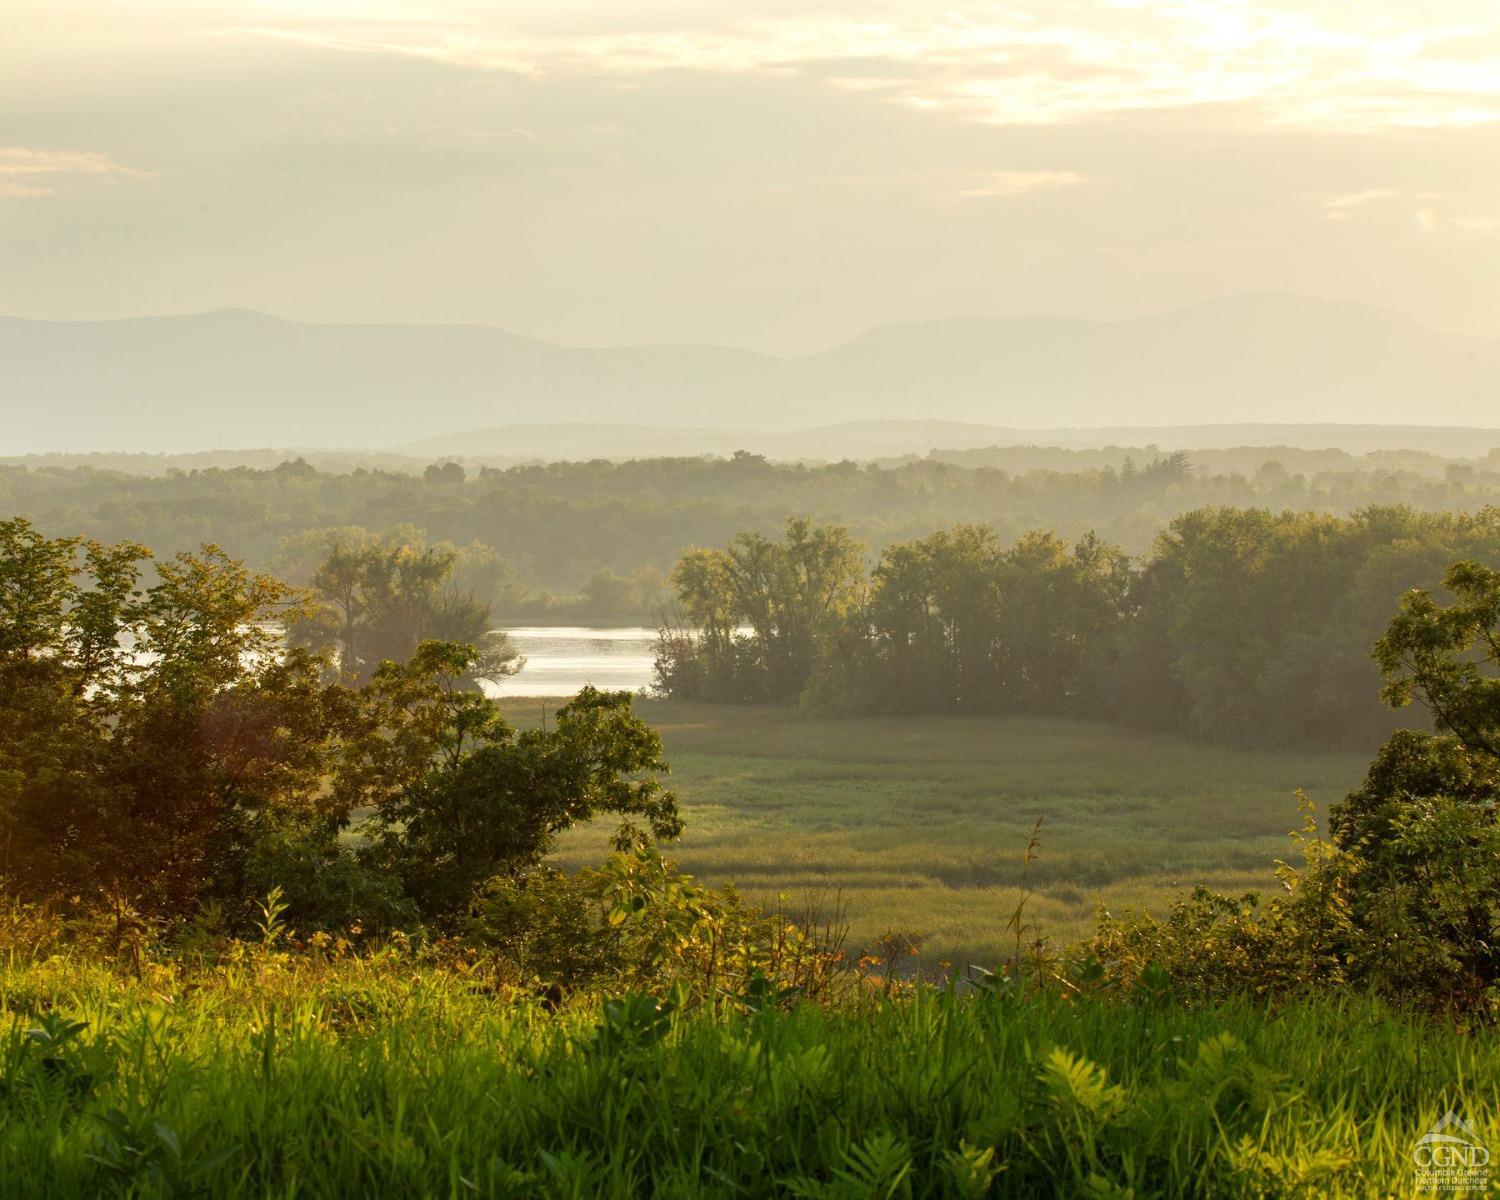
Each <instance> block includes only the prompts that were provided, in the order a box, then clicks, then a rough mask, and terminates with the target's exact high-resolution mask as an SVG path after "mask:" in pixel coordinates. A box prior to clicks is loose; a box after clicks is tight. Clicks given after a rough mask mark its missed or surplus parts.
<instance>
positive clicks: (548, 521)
mask: <svg viewBox="0 0 1500 1200" xmlns="http://www.w3.org/2000/svg"><path fill="white" fill-rule="evenodd" d="M960 457H963V460H964V462H974V463H976V464H981V465H974V466H968V465H954V464H953V463H950V462H944V461H939V460H938V459H935V458H930V459H923V460H914V461H902V462H891V463H888V464H884V465H876V464H867V465H859V464H855V463H847V462H846V463H838V464H833V465H829V466H803V465H795V464H775V463H769V462H767V461H766V460H764V459H762V458H759V457H756V456H752V455H743V454H742V455H737V456H736V457H734V458H732V459H701V458H677V459H667V458H658V459H646V460H640V461H635V462H623V463H614V462H602V461H601V462H587V463H551V464H547V465H535V466H519V467H513V468H508V469H504V470H497V469H489V468H486V469H481V470H478V471H475V470H473V469H472V468H471V469H470V470H469V472H468V475H467V478H465V477H464V475H463V472H462V470H461V469H449V470H444V469H442V468H438V469H435V470H433V471H430V472H428V474H427V475H425V476H421V475H413V474H405V473H401V472H397V471H378V470H376V471H369V470H356V471H353V472H348V473H334V472H329V471H319V470H315V469H314V468H312V467H310V466H308V465H307V464H305V463H302V462H292V463H286V464H283V465H282V466H280V467H277V468H274V469H269V470H257V469H250V468H225V469H218V468H210V469H206V470H194V471H190V472H182V471H175V472H172V473H170V474H167V475H164V476H157V477H148V476H142V475H139V474H129V473H125V472H117V471H106V470H95V469H92V468H87V467H77V468H66V469H65V468H57V467H33V468H23V467H3V468H0V511H5V512H7V513H11V514H16V515H21V516H26V517H29V518H31V519H32V520H33V522H34V523H35V524H36V525H37V527H38V528H40V529H42V530H43V531H45V532H49V533H52V534H55V535H61V534H67V533H72V532H74V531H76V530H80V529H86V530H88V531H90V533H91V534H92V535H93V536H94V537H97V538H99V539H101V540H102V541H106V542H114V541H134V542H139V543H142V544H144V545H147V546H150V547H151V548H152V549H153V550H154V551H156V552H157V553H158V554H161V555H171V554H173V553H176V552H178V551H183V550H192V549H194V548H195V547H197V546H198V545H199V544H200V543H202V542H205V541H213V542H216V543H218V544H219V545H222V546H224V547H225V548H226V550H228V551H229V552H230V553H231V554H233V555H235V556H236V557H238V558H242V559H244V560H246V561H248V562H249V563H250V564H251V565H252V566H253V567H254V568H256V569H257V570H264V571H273V572H275V573H276V574H277V575H279V576H280V577H281V578H284V579H288V580H290V581H291V582H293V583H296V584H299V585H302V584H306V583H308V582H309V581H310V578H311V573H312V571H313V570H315V569H316V567H317V566H318V565H319V564H320V563H321V562H322V561H323V559H324V557H325V555H326V550H327V544H328V541H329V537H330V531H335V530H341V529H345V527H349V526H356V527H361V529H362V530H368V531H370V532H371V533H373V534H375V535H377V536H381V537H385V536H388V535H390V534H392V533H393V532H394V531H396V530H397V529H398V527H401V526H407V527H410V528H411V529H412V530H413V531H419V534H418V536H419V537H420V538H421V539H423V540H425V541H427V542H430V543H439V542H449V543H452V544H453V546H455V547H462V548H467V549H468V550H470V551H473V552H474V553H475V557H474V559H473V562H474V565H475V566H476V572H475V574H474V575H473V577H472V579H466V580H465V583H466V586H471V587H473V588H474V589H475V590H476V592H477V593H478V594H479V596H480V599H481V600H484V601H487V602H491V603H492V604H493V605H494V608H495V613H496V615H497V616H498V617H499V618H500V619H501V620H502V621H506V622H515V621H517V620H549V619H550V620H562V621H566V622H571V621H601V622H608V621H643V622H646V623H651V622H654V621H655V619H656V617H657V615H658V613H659V607H660V600H661V599H662V596H661V592H660V587H661V581H662V578H663V576H664V575H665V573H666V572H667V571H668V570H670V569H671V566H672V564H673V563H674V562H675V561H676V560H677V558H678V557H679V556H680V555H681V554H682V552H683V551H684V550H685V549H687V548H688V547H690V546H695V545H696V546H713V545H720V544H723V543H724V542H726V541H728V539H729V538H731V537H732V536H733V535H734V534H736V533H738V532H739V531H741V530H751V531H754V532H758V533H761V534H765V535H773V534H775V533H776V532H777V531H778V530H779V529H780V528H781V526H782V525H783V523H784V522H785V520H786V519H787V518H788V517H790V516H796V515H803V516H807V517H809V518H810V519H812V520H813V521H815V522H819V523H823V524H829V523H836V524H842V525H845V526H847V527H848V528H849V529H850V530H851V531H852V533H853V535H854V536H855V537H856V538H857V539H859V540H860V541H861V542H863V543H864V544H865V545H867V546H869V547H871V548H872V549H873V550H875V551H879V550H881V549H883V548H884V547H885V546H887V545H889V544H892V543H896V542H903V541H910V540H912V539H915V538H919V537H922V536H924V535H925V534H927V533H928V532H929V531H931V530H933V529H936V528H940V527H946V526H949V525H952V524H955V523H981V524H985V525H988V526H989V527H991V528H992V529H993V530H994V531H995V534H996V536H997V537H998V538H999V539H1000V540H1001V541H1002V542H1006V543H1008V542H1012V541H1014V540H1015V539H1017V538H1019V537H1021V536H1022V535H1024V534H1026V533H1027V532H1029V531H1031V530H1034V529H1047V530H1051V531H1053V532H1054V533H1056V534H1057V535H1058V536H1060V537H1064V538H1069V539H1074V538H1078V537H1081V536H1082V535H1083V534H1085V533H1087V532H1089V531H1094V532H1096V533H1097V534H1098V536H1099V537H1100V538H1102V539H1103V540H1104V541H1105V542H1107V543H1110V544H1113V545H1118V546H1120V547H1121V548H1123V549H1124V550H1126V551H1127V552H1129V553H1131V554H1139V553H1143V552H1145V551H1146V550H1148V549H1149V547H1150V546H1151V544H1152V541H1153V539H1154V538H1155V537H1156V535H1157V533H1159V532H1160V531H1161V530H1162V528H1164V526H1165V525H1166V524H1167V522H1168V521H1170V520H1171V519H1172V518H1173V517H1175V516H1177V515H1179V514H1181V513H1183V512H1187V511H1189V510H1192V509H1196V508H1201V507H1206V506H1219V505H1233V506H1238V507H1257V506H1259V507H1266V508H1270V509H1272V510H1276V511H1279V510H1282V509H1296V510H1306V511H1316V512H1325V513H1332V514H1347V513H1349V512H1352V511H1354V510H1356V509H1359V508H1362V507H1365V506H1368V505H1372V504H1379V505H1393V504H1408V505H1410V506H1412V507H1413V508H1415V509H1418V510H1422V511H1437V510H1455V511H1457V510H1464V509H1475V508H1478V507H1480V506H1482V505H1483V504H1486V503H1495V502H1497V501H1500V461H1496V460H1494V459H1493V457H1492V458H1491V459H1489V460H1485V461H1484V462H1483V463H1480V464H1473V465H1462V464H1450V465H1449V468H1448V469H1447V470H1446V473H1445V472H1444V471H1443V470H1442V469H1432V468H1431V466H1430V464H1426V463H1424V462H1423V461H1419V460H1420V456H1415V457H1414V456H1410V455H1407V456H1400V455H1388V456H1383V457H1382V456H1367V457H1365V458H1352V457H1350V456H1347V455H1341V454H1339V453H1338V452H1316V453H1312V452H1299V451H1291V450H1286V449H1284V448H1274V449H1269V450H1263V451H1260V452H1259V456H1258V458H1257V457H1255V452H1252V451H1249V450H1242V451H1234V452H1228V451H1220V452H1204V453H1203V454H1202V455H1195V456H1185V455H1167V456H1161V457H1157V458H1153V459H1147V458H1144V457H1143V458H1141V459H1139V460H1138V461H1137V462H1136V463H1133V464H1132V463H1129V462H1128V461H1125V460H1121V461H1120V462H1119V463H1118V464H1116V463H1115V462H1113V461H1111V460H1110V455H1109V452H1105V451H1100V452H1081V451H1062V450H1046V449H1044V448H1026V447H1020V448H1011V449H1006V450H998V451H992V452H983V451H974V452H963V455H961V456H960ZM1115 457H1117V458H1118V457H1119V456H1118V455H1116V456H1115ZM1200 460H1201V461H1200ZM1252 460H1253V461H1254V462H1255V463H1256V464H1257V465H1255V466H1250V465H1248V464H1250V463H1251V462H1252ZM1281 460H1285V461H1284V463H1283V462H1282V461H1281ZM991 464H999V465H991ZM476 543H477V546H476ZM481 562H482V569H477V568H479V566H480V565H481ZM544 593H545V594H544Z"/></svg>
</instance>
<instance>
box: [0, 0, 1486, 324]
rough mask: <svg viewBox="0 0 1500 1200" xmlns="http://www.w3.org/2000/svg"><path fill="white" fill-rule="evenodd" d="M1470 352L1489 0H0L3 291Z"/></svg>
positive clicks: (75, 304)
mask: <svg viewBox="0 0 1500 1200" xmlns="http://www.w3.org/2000/svg"><path fill="white" fill-rule="evenodd" d="M1264 290H1273V291H1292V292H1305V293H1309V294H1313V295H1319V296H1328V297H1352V298H1358V299H1362V300H1366V301H1369V302H1371V303H1374V304H1378V305H1383V306H1387V307H1392V308H1396V309H1400V310H1403V311H1406V312H1409V313H1411V314H1413V315H1415V316H1418V317H1420V318H1422V319H1424V320H1426V321H1428V322H1430V323H1432V324H1434V325H1437V326H1439V327H1442V328H1448V329H1454V330H1460V331H1466V332H1478V333H1486V334H1497V335H1500V4H1497V3H1496V0H1421V2H1420V3H1419V2H1417V0H1296V2H1292V0H1286V2H1282V3H1254V4H1251V3H1235V2H1233V0H1176V2H1168V3H1149V2H1145V0H1013V2H1010V3H1005V4H990V3H979V2H972V0H950V2H948V3H926V2H924V0H892V2H888V3H881V2H880V0H860V2H858V3H844V2H841V0H820V2H817V3H813V2H810V0H776V2H772V3H752V2H749V0H734V2H732V3H731V2H725V0H696V2H692V3H688V2H685V0H651V2H647V0H603V2H600V0H588V2H584V0H541V2H535V3H530V2H527V3H521V2H513V3H479V2H477V0H410V2H408V0H328V2H322V0H306V2H295V3H294V2H292V0H285V2H279V3H278V2H274V0H264V2H252V0H191V2H184V0H175V2H174V0H154V2H152V3H133V2H123V0H3V3H0V312H4V313H8V314H11V315H17V316H33V317H55V318H93V317H114V316H129V315H141V314H151V313H162V312H182V311H193V310H202V309H208V308H217V307H224V306H244V307H252V308H260V309H265V310H267V311H270V312H274V313H278V314H281V315H284V316H289V317H299V318H306V319H314V320H330V321H331V320H360V321H364V320H399V321H472V322H481V323H486V324H496V325H501V326H505V327H507V328H510V329H513V330H516V331H518V332H522V333H528V334H532V335H535V336H539V337H544V338H548V339H553V340H558V341H564V342H572V343H590V344H593V343H625V342H641V341H713V342H723V343H730V344H737V345H743V346H748V347H752V348H757V349H768V350H773V351H778V352H786V353H795V352H802V351H807V350H812V349H818V348H822V347H824V346H826V345H829V344H832V343H834V342H836V341H839V340H842V339H844V338H846V337H848V336H851V335H853V334H855V333H857V332H859V331H860V330H862V329H864V328H866V327H868V326H870V325H873V324H878V323H882V322H887V321H901V320H918V319H925V318H931V317H945V316H960V315H1008V314H1023V313H1024V314H1031V313H1058V314H1067V315H1079V316H1106V317H1107V316H1128V315H1135V314H1139V313H1143V312H1149V311H1154V310H1158V309H1162V308H1168V307H1172V306H1175V305H1179V304H1184V303H1190V302H1192V301H1195V300H1198V299H1201V298H1204V297H1206V296H1213V295H1220V294H1225V293H1232V292H1241V291H1264Z"/></svg>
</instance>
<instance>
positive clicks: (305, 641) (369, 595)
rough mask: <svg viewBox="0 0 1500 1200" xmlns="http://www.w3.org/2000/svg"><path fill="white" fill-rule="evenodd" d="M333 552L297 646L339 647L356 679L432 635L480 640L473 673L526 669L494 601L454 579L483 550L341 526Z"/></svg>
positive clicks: (294, 631) (338, 656) (295, 635)
mask: <svg viewBox="0 0 1500 1200" xmlns="http://www.w3.org/2000/svg"><path fill="white" fill-rule="evenodd" d="M450 465H452V464H450ZM459 474H460V476H462V470H461V469H460V472H459ZM460 481H461V480H460ZM326 554H327V557H326V558H324V559H323V561H322V562H321V563H320V564H319V566H318V567H317V569H316V570H315V571H314V572H313V575H312V583H311V590H312V593H313V596H314V597H315V603H314V604H312V605H310V606H308V607H307V608H306V609H305V610H304V611H302V612H300V613H298V614H296V616H295V617H294V619H293V620H291V621H290V622H289V623H288V629H287V635H288V640H289V641H290V642H291V644H292V645H294V646H305V647H308V648H309V649H312V650H315V651H324V650H332V651H334V657H335V661H337V663H338V664H339V668H340V670H341V672H342V673H343V674H344V675H345V676H347V677H349V678H350V679H353V680H356V681H360V680H366V679H368V678H369V677H370V676H371V675H373V674H374V673H375V671H376V669H377V668H378V667H379V666H380V664H381V663H382V662H405V661H406V660H407V659H408V658H410V657H411V656H412V655H413V654H414V653H415V652H416V649H417V646H418V645H419V644H420V643H422V642H424V641H444V642H452V643H455V644H459V645H467V646H474V647H476V649H477V653H476V654H475V655H474V656H473V659H472V661H471V663H470V664H469V667H468V672H469V676H470V678H473V679H499V678H502V677H503V676H506V675H514V674H515V673H516V672H517V671H519V670H520V669H521V666H522V665H523V662H522V660H521V659H520V657H519V656H518V655H517V654H516V652H515V650H514V649H513V648H512V647H511V646H510V644H509V642H508V641H507V640H506V637H505V635H504V634H503V633H500V632H498V631H496V630H494V629H493V628H491V624H490V606H489V605H488V604H485V603H483V602H481V601H480V600H479V599H478V598H477V597H476V596H475V594H474V592H473V591H471V590H468V589H465V588H461V587H459V586H457V585H456V584H455V582H454V576H455V573H456V572H458V571H459V570H460V567H461V565H462V566H463V567H466V568H468V571H469V572H470V573H473V572H474V571H475V570H476V568H481V569H482V564H483V563H484V559H485V555H484V552H483V551H482V550H477V549H473V548H471V549H470V550H468V551H459V550H456V549H454V548H453V547H451V546H425V545H422V544H421V543H420V540H419V539H417V540H413V539H410V538H407V539H401V538H394V537H393V538H387V539H384V540H381V539H376V538H372V537H371V536H370V535H369V534H367V533H365V532H364V531H363V530H359V529H355V530H340V531H334V533H333V534H332V535H331V537H330V539H329V541H328V543H327V547H326ZM476 560H477V561H476Z"/></svg>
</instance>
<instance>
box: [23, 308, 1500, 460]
mask: <svg viewBox="0 0 1500 1200" xmlns="http://www.w3.org/2000/svg"><path fill="white" fill-rule="evenodd" d="M0 361H3V362H4V363H5V364H6V371H5V374H4V377H3V379H0V404H3V407H4V409H5V410H6V414H7V417H8V418H9V419H8V420H7V422H6V426H7V428H6V432H5V434H4V435H3V438H4V440H3V441H0V453H8V454H22V453H28V452H45V451H81V450H97V451H120V450H140V449H148V448H149V449H154V450H168V451H184V450H199V449H206V448H210V447H215V446H303V447H310V448H311V447H350V446H363V447H393V448H409V447H417V448H418V452H420V453H427V452H430V451H432V452H446V453H453V452H454V450H452V449H447V448H433V447H429V446H428V445H427V440H430V439H433V438H434V435H439V434H441V435H449V436H457V437H469V436H471V434H472V431H474V430H491V429H494V428H496V427H503V426H509V427H516V426H548V427H552V428H554V429H558V428H560V427H562V426H564V425H568V424H574V425H577V424H595V425H608V426H615V427H618V426H636V427H646V428H662V429H685V430H690V431H697V433H698V436H700V437H701V436H702V431H706V430H727V431H731V432H741V431H742V432H749V431H761V432H763V433H777V432H788V431H791V430H799V429H800V430H807V429H810V428H817V427H822V426H838V425H851V424H868V423H870V422H880V421H910V420H911V419H912V418H913V417H914V415H915V414H918V413H920V414H922V416H923V418H925V419H926V420H929V421H935V422H939V423H945V425H947V426H960V427H961V426H965V425H967V426H983V427H984V430H985V432H984V434H983V436H984V437H988V438H993V437H994V436H995V434H993V433H991V432H990V431H991V430H996V429H998V430H1001V431H1004V432H1003V434H1002V436H1004V437H1005V438H1007V439H1012V440H1013V439H1014V438H1015V437H1017V436H1021V437H1034V436H1036V435H1037V434H1038V433H1042V432H1048V433H1050V432H1052V431H1058V430H1073V431H1083V430H1099V429H1107V430H1111V431H1115V430H1119V431H1126V430H1145V429H1151V428H1163V427H1181V426H1193V427H1200V428H1202V427H1209V426H1220V425H1299V424H1306V423H1316V424H1325V425H1360V426H1371V425H1393V426H1412V425H1414V424H1418V423H1421V424H1424V425H1433V426H1443V425H1448V426H1458V427H1470V426H1476V425H1487V424H1489V423H1490V421H1489V420H1486V418H1490V417H1491V414H1493V413H1494V412H1496V411H1500V339H1493V338H1482V337H1474V336H1471V335H1464V334H1449V333H1441V332H1438V331H1435V330H1432V329H1429V328H1427V327H1426V326H1423V325H1421V324H1420V323H1418V322H1417V321H1415V320H1413V319H1411V318H1409V317H1404V316H1400V315H1398V314H1395V313H1390V312H1386V311H1383V310H1380V309H1374V308H1370V307H1368V306H1365V305H1362V304H1358V303H1353V302H1343V301H1323V300H1312V299H1308V298H1305V297H1295V296H1282V295H1250V296H1239V297H1228V298H1223V299H1219V300H1213V301H1206V302H1204V303H1202V304H1198V305H1194V306H1192V307H1190V308H1185V309H1178V310H1174V311H1171V312H1167V313H1163V314H1157V315H1155V316H1149V317H1137V318H1130V319H1127V320H1121V321H1097V320H1089V319H1075V318H1051V317H1046V318H1044V317H1035V318H1025V317H1009V318H961V319H953V320H939V321H930V322H922V323H917V324H905V325H887V326H880V327H877V328H875V329H872V330H870V331H868V332H866V333H864V334H862V335H860V336H859V337H857V338H855V339H853V340H852V341H849V342H846V343H843V344H842V345H840V346H837V347H835V348H833V349H830V350H826V351H822V352H820V353H818V354H814V355H809V356H805V357H800V358H777V357H774V356H771V355H765V354H760V353H758V352H755V351H749V350H737V349H731V348H725V347H715V346H702V345H697V346H695V345H651V346H634V347H628V346H627V347H612V348H577V347H567V346H560V345H555V344H551V343H547V342H541V341H538V340H536V339H531V338H527V337H523V336H521V335H517V334H512V333H509V332H507V331H504V330H500V329H496V328H492V327H488V326H477V325H465V326H458V325H400V324H385V325H359V324H339V325H333V324H311V323H303V322H296V321H288V320H284V319H282V318H277V317H268V316H264V315H262V314H257V313H251V312H248V311H245V310H238V309H227V310H218V311H215V312H212V313H207V314H201V315H196V316H177V317H137V318H128V319H124V320H119V321H102V322H46V321H32V320H23V319H16V318H0ZM1413 418H1420V422H1417V421H1414V420H1413ZM907 432H910V431H907ZM938 432H946V433H948V434H950V435H951V434H953V433H955V432H956V431H955V430H953V429H951V428H950V429H946V430H939V431H938ZM903 436H904V435H903ZM960 437H961V440H963V441H964V442H967V438H966V437H963V435H960ZM942 444H944V443H943V442H941V441H939V442H929V443H928V444H927V445H925V446H921V445H919V444H918V445H911V444H903V443H902V442H901V439H900V438H898V439H897V442H896V443H895V444H892V445H890V446H889V447H884V448H882V447H879V446H877V447H875V448H874V449H873V450H871V451H863V453H875V454H879V453H890V452H902V451H904V452H911V451H917V450H926V449H931V448H933V447H934V446H936V445H942ZM731 448H733V447H731ZM559 451H560V453H559V455H558V456H560V457H572V456H574V455H573V454H572V453H570V452H569V451H568V448H567V446H566V445H563V446H561V447H559ZM471 452H472V451H471ZM488 452H490V453H494V452H496V451H494V450H490V451H488ZM510 452H511V453H516V452H517V451H516V450H511V451H510ZM548 452H549V453H551V452H552V451H550V450H549V451H548ZM523 453H524V451H523ZM831 453H832V456H833V457H835V458H839V457H846V456H849V455H850V454H854V453H857V452H856V451H853V450H848V451H840V450H839V449H838V448H833V449H832V451H831ZM794 456H801V455H794Z"/></svg>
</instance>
